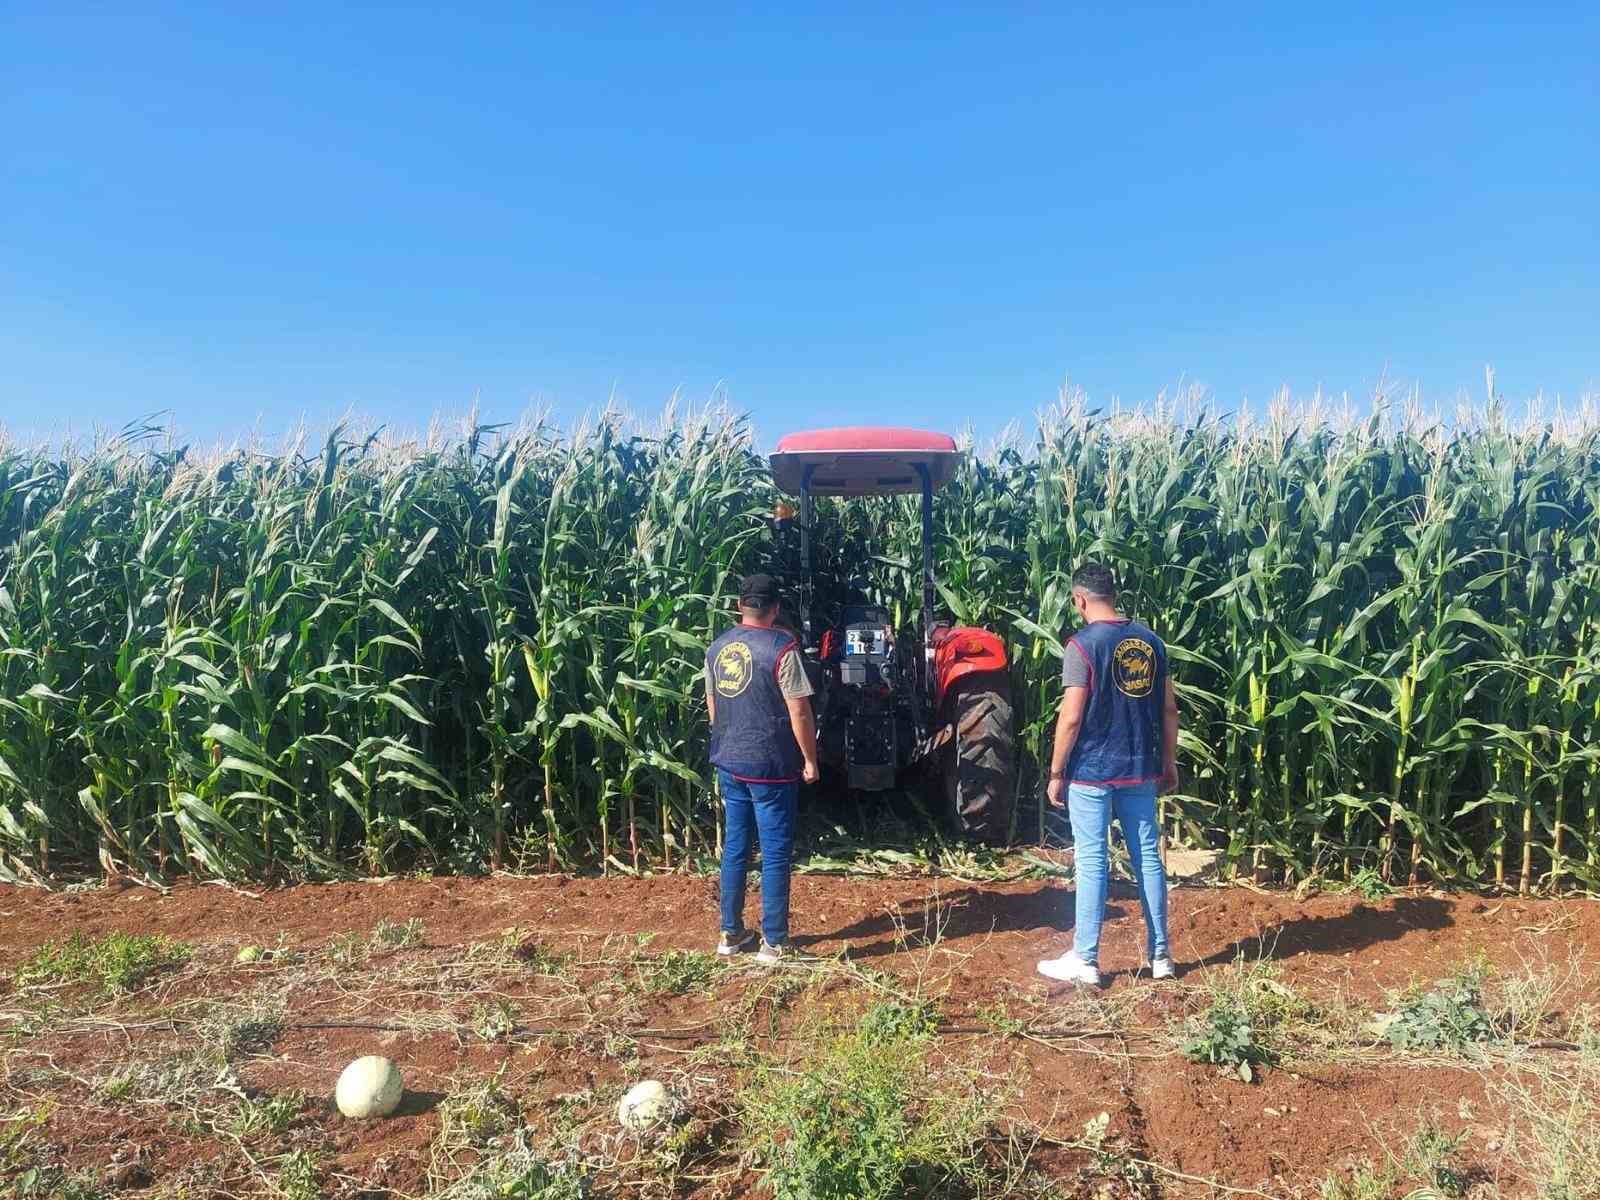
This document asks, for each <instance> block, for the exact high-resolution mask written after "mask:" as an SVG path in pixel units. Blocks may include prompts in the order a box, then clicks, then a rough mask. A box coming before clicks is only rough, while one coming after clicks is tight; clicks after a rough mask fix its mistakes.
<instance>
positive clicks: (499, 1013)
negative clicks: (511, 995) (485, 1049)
mask: <svg viewBox="0 0 1600 1200" xmlns="http://www.w3.org/2000/svg"><path fill="white" fill-rule="evenodd" d="M516 1027H517V1006H516V1005H514V1004H512V1003H511V1001H509V1000H491V1001H485V1002H483V1003H480V1004H474V1005H473V1006H472V1032H473V1033H475V1034H477V1035H478V1036H479V1037H481V1038H482V1039H483V1040H484V1041H486V1042H498V1041H502V1040H504V1039H505V1038H508V1037H510V1036H511V1033H512V1031H513V1030H514V1029H516Z"/></svg>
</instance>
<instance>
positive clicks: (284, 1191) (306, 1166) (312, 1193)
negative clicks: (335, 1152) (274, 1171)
mask: <svg viewBox="0 0 1600 1200" xmlns="http://www.w3.org/2000/svg"><path fill="white" fill-rule="evenodd" d="M277 1187H278V1194H279V1195H280V1196H281V1197H283V1200H319V1198H320V1197H321V1195H322V1185H321V1184H320V1183H318V1182H317V1161H316V1159H315V1158H313V1157H312V1155H311V1152H310V1151H308V1150H296V1151H294V1152H293V1153H290V1154H286V1155H285V1156H284V1158H283V1161H282V1162H281V1163H279V1164H278V1176H277Z"/></svg>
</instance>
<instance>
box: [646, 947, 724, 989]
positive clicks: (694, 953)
mask: <svg viewBox="0 0 1600 1200" xmlns="http://www.w3.org/2000/svg"><path fill="white" fill-rule="evenodd" d="M638 969H639V980H640V982H641V983H642V984H643V986H644V990H645V991H647V992H649V993H650V994H651V995H655V996H684V995H687V994H688V993H690V992H693V991H698V990H699V989H700V988H703V987H705V986H706V985H707V984H708V983H710V982H711V980H712V978H713V977H714V976H715V975H716V973H717V960H716V956H715V955H711V954H707V953H705V952H704V951H700V950H669V951H667V953H665V954H661V955H657V956H656V957H654V958H641V959H640V960H639V962H638Z"/></svg>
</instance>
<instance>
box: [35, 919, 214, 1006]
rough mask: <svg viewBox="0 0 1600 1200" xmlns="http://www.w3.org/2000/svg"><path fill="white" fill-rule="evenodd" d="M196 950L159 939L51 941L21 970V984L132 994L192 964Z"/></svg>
mask: <svg viewBox="0 0 1600 1200" xmlns="http://www.w3.org/2000/svg"><path fill="white" fill-rule="evenodd" d="M191 952H192V951H191V949H190V947H188V946H186V945H184V944H183V943H181V942H175V941H173V940H172V939H171V938H166V937H161V936H159V935H142V934H130V933H109V934H107V935H106V936H105V937H103V938H93V939H91V938H87V937H85V936H84V935H83V934H82V933H74V934H72V935H70V936H69V937H67V938H66V939H65V940H63V941H54V940H52V941H48V942H46V943H45V944H44V945H42V946H40V947H39V949H38V950H36V951H34V953H33V954H32V955H31V956H30V957H29V958H28V959H27V961H26V962H24V963H23V964H22V966H21V967H19V968H18V970H17V975H16V979H17V982H18V983H19V984H29V983H97V984H99V985H100V988H101V990H102V991H103V992H105V993H106V994H108V995H110V994H115V993H118V992H131V991H133V990H134V989H135V988H137V987H138V986H139V985H140V984H142V983H144V982H145V980H147V979H149V978H150V976H152V975H154V974H155V973H156V972H157V971H160V970H162V969H164V968H167V967H172V966H176V965H178V964H179V963H182V962H186V961H187V960H188V958H189V955H190V954H191Z"/></svg>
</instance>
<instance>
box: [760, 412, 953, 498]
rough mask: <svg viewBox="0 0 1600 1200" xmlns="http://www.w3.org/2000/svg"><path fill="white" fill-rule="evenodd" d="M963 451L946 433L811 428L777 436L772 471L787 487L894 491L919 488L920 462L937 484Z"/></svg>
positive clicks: (836, 492) (832, 492) (826, 492)
mask: <svg viewBox="0 0 1600 1200" xmlns="http://www.w3.org/2000/svg"><path fill="white" fill-rule="evenodd" d="M960 458H961V451H960V450H957V449H956V442H955V439H954V438H952V437H951V436H950V435H949V434H944V433H927V432H925V431H923V430H920V429H894V428H890V427H887V426H875V425H869V426H857V427H852V428H849V429H814V430H811V431H810V432H807V433H791V434H788V435H787V436H785V437H783V438H780V439H779V441H778V448H777V449H776V450H775V451H773V454H772V477H773V479H774V480H776V481H777V484H778V486H779V487H780V488H782V489H783V490H784V491H786V492H800V491H802V490H807V491H810V492H811V493H812V494H814V495H818V496H893V495H896V494H898V493H901V492H920V491H921V490H922V479H921V477H920V476H919V475H918V473H917V466H918V464H921V465H923V466H926V467H927V468H928V477H929V480H930V481H931V482H932V484H933V486H934V488H935V489H937V488H938V487H939V486H940V485H941V484H943V483H944V482H945V481H946V480H948V479H949V478H950V475H951V473H952V472H954V471H955V468H956V463H957V462H958V461H960Z"/></svg>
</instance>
